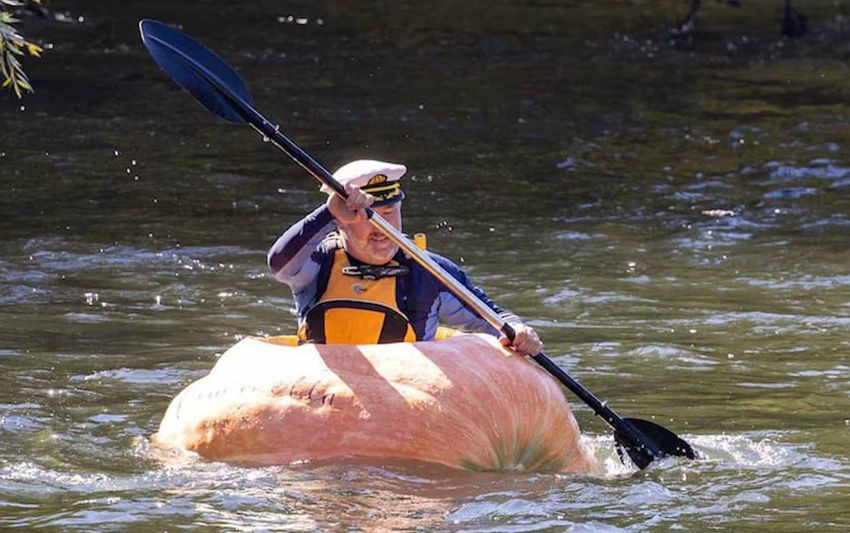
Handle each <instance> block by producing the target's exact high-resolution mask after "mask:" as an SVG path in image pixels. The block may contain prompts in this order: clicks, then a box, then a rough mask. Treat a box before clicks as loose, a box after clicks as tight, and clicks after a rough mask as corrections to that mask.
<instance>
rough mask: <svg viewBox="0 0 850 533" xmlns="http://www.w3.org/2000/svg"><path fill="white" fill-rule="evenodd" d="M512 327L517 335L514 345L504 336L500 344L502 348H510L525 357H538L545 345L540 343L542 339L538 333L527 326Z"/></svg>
mask: <svg viewBox="0 0 850 533" xmlns="http://www.w3.org/2000/svg"><path fill="white" fill-rule="evenodd" d="M511 327H512V328H513V329H514V333H515V335H514V342H513V343H512V342H511V341H509V340H508V338H507V337H505V336H504V335H502V336H501V337H500V338H499V342H501V343H502V346H505V347H506V348H510V349H512V350H514V351H515V352H519V353H521V354H523V355H537V354H539V353H540V352H542V351H543V343H542V342H540V337H538V336H537V332H536V331H534V328H532V327H530V326H526V325H525V324H511Z"/></svg>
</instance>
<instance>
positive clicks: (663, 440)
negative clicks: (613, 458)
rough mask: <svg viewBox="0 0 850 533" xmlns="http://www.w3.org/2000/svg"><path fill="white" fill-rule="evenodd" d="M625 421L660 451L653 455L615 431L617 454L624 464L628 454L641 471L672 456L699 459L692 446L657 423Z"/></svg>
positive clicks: (630, 419)
mask: <svg viewBox="0 0 850 533" xmlns="http://www.w3.org/2000/svg"><path fill="white" fill-rule="evenodd" d="M623 420H625V421H627V422H629V423H631V425H632V426H633V427H634V428H635V429H636V430H638V431H640V432H641V434H643V436H644V437H645V439H646V440H645V442H646V443H648V444H649V445H650V446H652V447H654V448H655V449H656V450H658V453H657V454H656V453H653V452H652V451H651V450H650V449H648V447H647V446H646V445H644V444H641V443H639V442H633V441H631V440H630V439H629V438H628V436H627V435H624V434H622V433H620V432H619V431H615V432H614V441H615V442H616V443H617V454H618V455H619V456H620V460H621V461H623V462H624V463H625V454H628V456H629V457H630V458H631V460H632V461H633V462H634V463H635V464H636V465H637V467H638V468H640V469H641V470H643V469H644V468H646V467H647V466H649V464H650V463H652V461H655V460H656V459H661V458H662V457H667V456H670V455H675V456H679V457H687V458H688V459H698V458H699V456H698V455H697V452H695V451H694V449H693V448H691V445H690V444H688V443H687V442H685V441H684V440H683V439H682V438H681V437H679V436H678V435H676V434H675V433H673V432H672V431H670V430H669V429H667V428H665V427H663V426H659V425H658V424H656V423H655V422H650V421H649V420H641V419H639V418H624V419H623Z"/></svg>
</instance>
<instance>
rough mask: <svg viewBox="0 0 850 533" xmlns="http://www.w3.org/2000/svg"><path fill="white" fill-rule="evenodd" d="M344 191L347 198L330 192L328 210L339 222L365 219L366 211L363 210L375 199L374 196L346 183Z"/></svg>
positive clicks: (347, 222) (350, 222) (348, 222)
mask: <svg viewBox="0 0 850 533" xmlns="http://www.w3.org/2000/svg"><path fill="white" fill-rule="evenodd" d="M345 192H346V193H347V194H348V199H347V200H343V199H342V198H340V197H339V195H337V194H332V195H330V197H328V201H327V205H328V210H330V212H331V214H332V215H333V216H334V218H335V219H337V220H338V221H339V222H340V223H341V224H354V223H355V222H361V221H365V220H366V213H365V212H364V211H363V210H364V209H366V208H367V207H369V206H370V205H372V203H374V201H375V197H374V196H372V195H371V194H368V193H365V192H363V191H361V190H360V187H357V186H356V185H353V184H351V183H347V184H346V185H345Z"/></svg>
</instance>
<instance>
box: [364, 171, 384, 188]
mask: <svg viewBox="0 0 850 533" xmlns="http://www.w3.org/2000/svg"><path fill="white" fill-rule="evenodd" d="M386 181H387V176H386V174H375V175H374V176H372V177H371V178H369V182H368V183H367V184H366V185H367V186H369V185H380V184H381V183H385V182H386Z"/></svg>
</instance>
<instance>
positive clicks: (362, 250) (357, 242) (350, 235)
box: [339, 202, 401, 265]
mask: <svg viewBox="0 0 850 533" xmlns="http://www.w3.org/2000/svg"><path fill="white" fill-rule="evenodd" d="M372 210H373V211H374V212H376V213H378V214H379V215H381V217H382V218H383V219H384V220H386V221H387V222H389V223H390V225H392V226H393V227H394V228H395V229H397V230H399V231H401V202H396V203H394V204H389V205H382V206H379V207H375V208H372ZM339 229H340V230H341V231H342V242H343V244H344V246H345V251H347V252H348V253H349V254H351V255H352V256H354V258H355V259H357V260H359V261H363V262H364V263H368V264H370V265H383V264H385V263H387V262H389V261H390V260H391V259H392V258H393V256H394V255H395V254H396V252H398V245H397V244H396V243H394V242H393V241H391V240H390V239H389V238H387V236H386V235H384V234H383V233H381V232H380V231H379V230H378V228H376V227H375V226H373V225H372V224H371V223H370V222H369V221H368V220H363V221H362V222H355V223H353V224H340V228H339Z"/></svg>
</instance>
